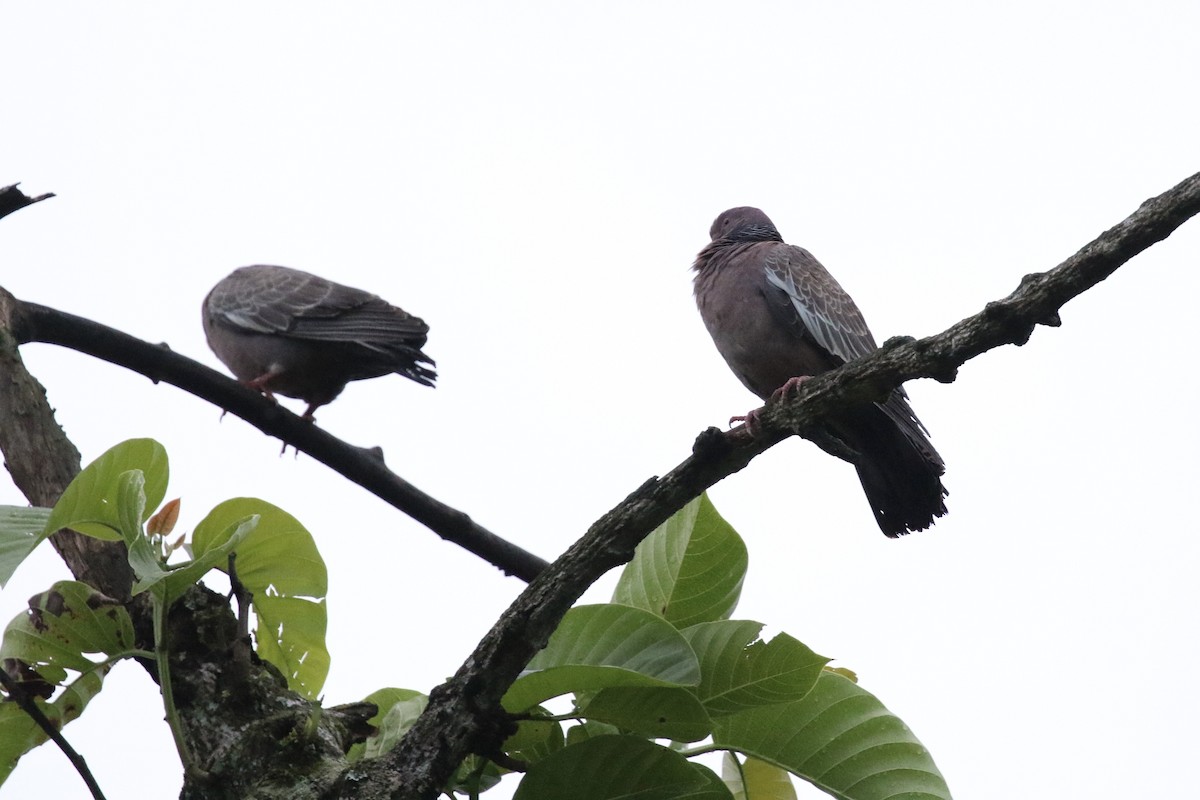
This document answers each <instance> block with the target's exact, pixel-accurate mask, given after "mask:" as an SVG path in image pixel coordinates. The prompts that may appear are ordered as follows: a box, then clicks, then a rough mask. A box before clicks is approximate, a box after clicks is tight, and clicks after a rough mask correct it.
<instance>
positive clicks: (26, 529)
mask: <svg viewBox="0 0 1200 800" xmlns="http://www.w3.org/2000/svg"><path fill="white" fill-rule="evenodd" d="M49 518H50V509H48V508H38V507H36V506H34V507H30V506H0V588H3V587H4V585H5V584H6V583H8V579H9V578H11V577H12V576H13V573H14V572H16V571H17V567H19V566H20V565H21V562H22V561H24V560H25V559H26V558H27V557H28V556H29V554H30V553H32V552H33V548H35V547H37V546H38V543H39V542H41V541H42V540H43V539H44V538H46V537H45V535H44V534H43V531H44V529H45V527H46V520H48V519H49Z"/></svg>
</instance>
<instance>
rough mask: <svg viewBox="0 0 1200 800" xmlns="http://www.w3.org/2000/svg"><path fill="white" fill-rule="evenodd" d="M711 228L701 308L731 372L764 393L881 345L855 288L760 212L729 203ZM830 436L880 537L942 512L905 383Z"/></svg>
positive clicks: (936, 465) (932, 454) (928, 447)
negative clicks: (847, 287)
mask: <svg viewBox="0 0 1200 800" xmlns="http://www.w3.org/2000/svg"><path fill="white" fill-rule="evenodd" d="M709 235H710V236H711V238H712V241H711V242H710V243H709V244H708V246H707V247H705V248H704V249H703V250H701V251H700V254H699V255H698V256H697V257H696V263H695V264H693V265H692V268H693V269H694V270H695V271H696V276H695V294H696V305H697V306H699V308H700V316H701V317H703V319H704V324H705V326H706V327H707V328H708V332H709V333H710V334H711V335H712V338H713V341H714V342H715V343H716V345H717V350H718V351H720V353H721V355H722V356H723V357H724V359H725V361H726V363H728V364H729V367H730V369H732V370H733V373H734V374H735V375H737V377H738V379H739V380H741V382H742V383H743V384H745V386H746V388H747V389H749V390H750V391H752V392H754V393H755V394H756V395H758V396H759V397H761V398H762V399H763V400H766V399H768V398H770V397H771V396H772V395H774V394H776V393H778V392H779V391H780V390H784V387H785V385H786V386H794V385H795V383H794V380H793V379H795V378H798V377H804V376H811V375H817V374H820V373H822V372H827V371H829V370H831V369H834V368H836V367H838V366H841V365H842V364H844V363H846V362H847V361H850V360H852V359H855V358H859V357H861V356H864V355H867V354H868V353H870V352H871V351H873V350H875V349H876V344H875V339H874V338H873V337H872V336H871V332H870V330H868V329H867V323H866V321H865V320H863V316H862V313H861V312H860V311H859V310H858V307H857V306H856V305H854V301H853V300H851V299H850V295H848V294H846V292H845V291H844V290H843V289H842V287H841V286H839V285H838V282H837V281H835V280H834V279H833V276H832V275H830V274H829V273H828V272H827V271H826V270H825V268H824V267H823V266H821V264H820V262H818V261H817V260H816V259H815V258H813V256H812V254H811V253H809V252H808V251H807V250H805V249H804V248H802V247H795V246H793V245H789V244H785V243H784V241H783V237H782V236H780V235H779V231H778V230H777V229H776V228H775V225H774V224H773V223H772V222H771V220H770V219H769V218H768V217H767V215H766V214H764V213H763V212H762V211H760V210H758V209H757V208H748V207H743V208H731V209H729V210H728V211H726V212H724V213H723V214H721V215H720V216H719V217H717V219H716V221H715V222H713V225H712V229H711V230H710V231H709ZM828 433H829V434H830V435H832V437H833V438H834V439H835V440H836V441H837V442H838V444H839V445H844V446H845V447H839V448H836V449H838V450H841V452H842V453H844V452H845V451H846V449H848V450H849V451H851V453H852V454H853V457H852V458H851V459H850V460H851V461H852V463H853V464H854V466H855V468H856V469H857V470H858V477H859V480H860V481H862V486H863V491H864V492H866V495H867V501H868V502H869V503H870V504H871V510H872V511H873V512H874V514H875V521H876V522H877V523H879V527H880V529H881V530H882V531H883V532H884V534H886V535H887V536H893V537H894V536H899V535H901V534H905V533H908V532H909V531H919V530H924V529H925V528H928V527H929V526H930V525H932V524H933V521H934V518H935V517H940V516H942V515H943V514H945V513H946V505H945V502H944V500H943V498H944V497H945V496H946V494H947V492H946V489H945V487H943V486H942V481H941V476H942V474H943V473H944V472H945V471H946V467H945V464H944V463H943V461H942V457H941V456H939V455H938V453H937V451H936V450H934V449H933V445H932V444H930V443H929V439H928V437H927V432H926V430H925V427H924V426H923V425H922V424H921V421H920V420H918V419H917V417H916V415H915V414H914V413H913V410H912V408H911V407H910V406H909V404H908V395H906V394H905V393H904V390H903V389H896V390H895V391H894V392H892V394H891V396H890V397H888V399H887V401H886V402H883V403H875V404H873V405H871V406H867V407H864V408H855V409H849V410H847V411H846V412H845V413H843V414H840V415H839V416H837V417H836V418H835V419H833V420H832V421H831V423H830V424H829V430H828ZM826 449H831V448H826ZM831 451H832V449H831ZM838 454H840V453H835V455H838Z"/></svg>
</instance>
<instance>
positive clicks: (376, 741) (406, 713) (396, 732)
mask: <svg viewBox="0 0 1200 800" xmlns="http://www.w3.org/2000/svg"><path fill="white" fill-rule="evenodd" d="M391 691H393V692H403V693H405V694H407V695H408V696H407V697H397V698H396V700H395V702H393V703H392V704H391V705H390V706H389V707H388V709H387V711H383V709H382V707H381V708H380V711H381V712H382V714H383V716H382V718H381V719H380V720H379V723H378V724H377V727H378V728H379V730H378V732H376V734H375V735H374V736H372V737H370V738H369V739H367V741H366V744H365V748H364V750H363V758H376V757H377V756H381V755H383V754H384V753H386V752H387V751H388V750H391V749H392V748H393V747H395V746H396V743H397V742H399V741H400V737H402V736H403V735H404V734H405V732H407V731H408V729H409V728H411V727H412V726H413V723H414V722H416V721H417V717H419V716H421V712H422V711H424V710H425V706H427V705H428V704H429V698H428V697H427V696H425V695H423V694H421V693H420V692H409V691H408V690H407V689H393V690H391ZM376 694H378V693H376ZM372 696H374V695H372Z"/></svg>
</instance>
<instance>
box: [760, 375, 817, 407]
mask: <svg viewBox="0 0 1200 800" xmlns="http://www.w3.org/2000/svg"><path fill="white" fill-rule="evenodd" d="M811 379H812V375H797V376H796V377H794V378H788V379H787V383H785V384H783V386H780V387H779V388H778V389H776V390H775V391H773V392H771V399H770V400H769V401H768V402H771V403H776V402H779V399H780V398H785V399H786V398H788V397H791V396H792V395H794V394H795V393H796V392H797V391H799V389H800V387H801V386H802V385H803V384H804V382H805V381H807V380H811Z"/></svg>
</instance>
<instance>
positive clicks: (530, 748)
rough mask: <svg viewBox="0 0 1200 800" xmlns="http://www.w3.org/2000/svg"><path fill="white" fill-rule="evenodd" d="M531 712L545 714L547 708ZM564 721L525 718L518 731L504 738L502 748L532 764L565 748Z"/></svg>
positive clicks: (518, 724) (512, 755)
mask: <svg viewBox="0 0 1200 800" xmlns="http://www.w3.org/2000/svg"><path fill="white" fill-rule="evenodd" d="M530 713H533V714H545V715H547V716H549V713H550V712H548V711H546V709H544V708H541V707H540V706H539V707H538V708H534V709H532V710H531V712H530ZM563 745H564V737H563V730H562V723H560V722H559V721H558V720H553V719H523V720H521V721H520V722H519V723H517V732H516V733H514V734H513V735H512V736H509V737H508V738H507V739H505V740H504V745H503V746H502V747H501V748H500V749H501V750H503V751H504V752H505V753H507V754H508V755H509V756H511V757H513V758H516V759H520V760H521V761H524V762H526V763H529V764H532V763H534V762H537V761H541V760H542V759H543V758H545V757H546V756H548V755H550V754H551V753H557V752H558V751H559V750H562V749H563Z"/></svg>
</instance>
